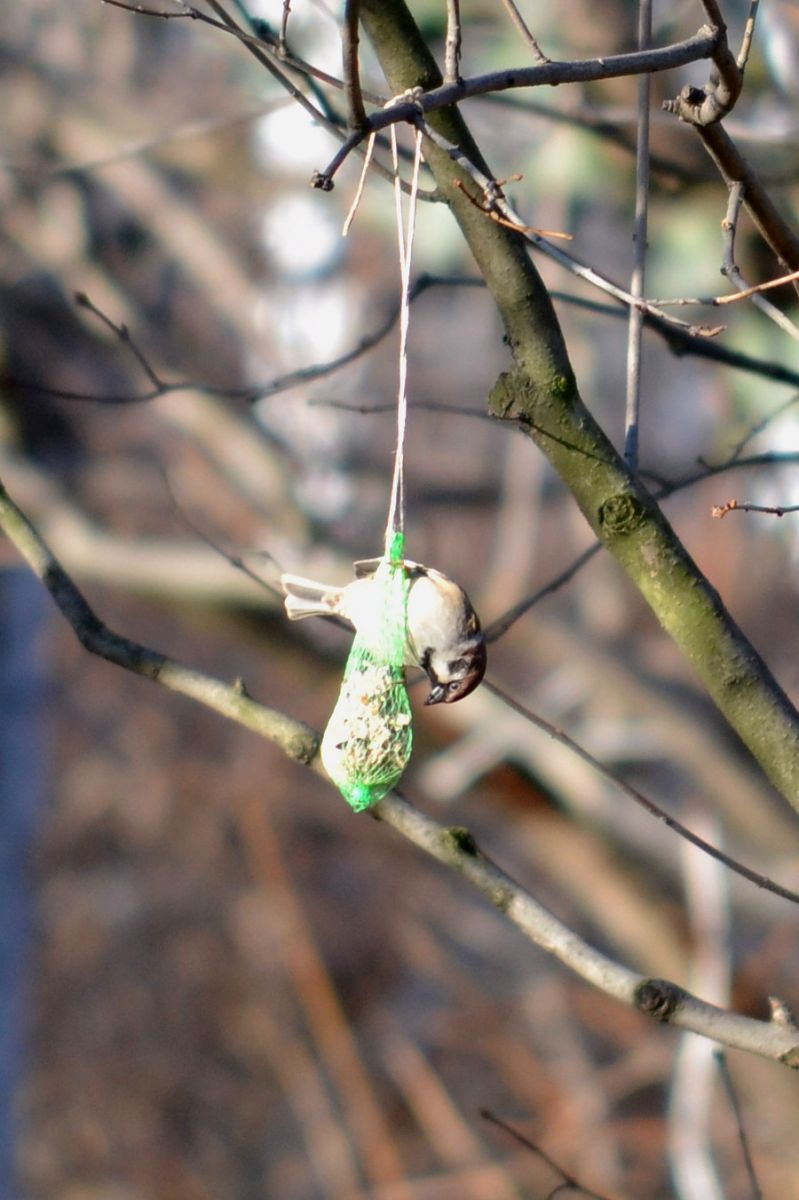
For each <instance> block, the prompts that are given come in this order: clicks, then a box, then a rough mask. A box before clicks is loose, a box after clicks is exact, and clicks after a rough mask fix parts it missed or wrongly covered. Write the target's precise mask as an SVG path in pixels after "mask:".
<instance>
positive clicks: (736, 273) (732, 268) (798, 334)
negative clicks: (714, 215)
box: [719, 182, 799, 339]
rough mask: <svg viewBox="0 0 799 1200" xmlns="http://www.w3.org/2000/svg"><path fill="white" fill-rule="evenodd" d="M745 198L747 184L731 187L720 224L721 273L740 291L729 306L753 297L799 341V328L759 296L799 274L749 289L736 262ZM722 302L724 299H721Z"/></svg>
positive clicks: (778, 323) (730, 298) (797, 272)
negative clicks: (740, 218)
mask: <svg viewBox="0 0 799 1200" xmlns="http://www.w3.org/2000/svg"><path fill="white" fill-rule="evenodd" d="M745 197H746V185H745V184H744V183H742V182H738V183H733V184H730V185H729V197H728V200H727V211H726V213H725V215H724V220H723V221H722V222H721V230H722V243H721V244H722V264H721V273H722V275H725V276H726V277H727V279H729V280H730V282H731V283H733V284H734V285H735V287H737V288H738V291H737V292H736V293H734V294H733V295H732V296H731V297H729V299H728V301H727V302H728V303H732V302H734V301H735V300H737V299H739V298H740V299H746V298H748V297H749V296H751V297H752V303H753V304H754V305H755V307H756V308H759V309H760V311H761V312H762V313H763V314H764V315H765V316H767V317H768V318H769V320H771V321H773V322H774V324H775V325H778V326H779V327H780V329H782V330H783V332H784V333H787V334H788V335H789V337H793V338H796V339H799V328H797V326H796V325H795V324H794V322H793V321H791V319H790V318H789V317H786V316H785V314H784V313H783V312H781V311H780V309H778V308H777V307H776V306H775V305H773V304H771V303H770V302H769V301H768V300H766V299H765V297H763V296H761V295H760V293H761V292H764V291H767V290H768V289H769V288H771V287H777V286H778V285H779V284H781V283H784V282H792V281H794V280H796V279H799V271H792V272H790V274H789V275H788V276H782V277H781V278H780V279H779V280H772V281H769V282H768V283H766V284H760V285H757V286H756V287H754V288H750V287H749V286H748V285H747V283H746V280H745V279H744V277H743V275H742V274H741V272H740V270H739V269H738V265H737V263H736V261H735V239H736V235H737V232H738V220H739V217H740V214H741V207H742V205H743V203H744V200H745ZM719 300H721V298H719Z"/></svg>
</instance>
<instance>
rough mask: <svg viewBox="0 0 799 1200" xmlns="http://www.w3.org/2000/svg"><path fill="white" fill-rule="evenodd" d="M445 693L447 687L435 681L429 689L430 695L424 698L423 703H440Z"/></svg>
mask: <svg viewBox="0 0 799 1200" xmlns="http://www.w3.org/2000/svg"><path fill="white" fill-rule="evenodd" d="M446 694H447V689H446V688H445V687H444V685H443V683H437V684H436V685H435V687H433V688H432V689H431V691H430V695H429V696H428V697H427V699H426V700H425V704H440V703H441V701H442V700H443V699H444V697H445V696H446Z"/></svg>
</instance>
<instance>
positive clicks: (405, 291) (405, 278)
mask: <svg viewBox="0 0 799 1200" xmlns="http://www.w3.org/2000/svg"><path fill="white" fill-rule="evenodd" d="M415 133H416V136H415V149H414V156H413V174H412V176H411V192H410V197H409V200H408V219H407V226H404V223H403V213H402V187H401V181H400V172H399V157H398V154H397V135H396V129H395V126H393V125H392V126H391V153H392V158H393V163H394V199H395V204H396V210H397V243H398V248H399V263H400V283H401V290H400V343H399V382H398V387H397V450H396V455H395V458H394V474H393V477H392V480H391V500H390V503H389V509H388V520H387V522H386V537H385V554H386V557H387V558H390V559H392V560H394V559H395V558H396V557H400V558H401V557H402V549H401V547H402V539H396V538H395V535H396V534H403V533H404V530H405V428H406V425H407V419H408V395H407V381H408V328H409V325H410V290H411V259H412V256H413V241H414V236H415V233H416V198H417V194H418V191H419V171H420V167H421V162H422V133H421V130H419V129H417V130H416V131H415ZM398 542H399V547H400V549H399V554H397V544H398Z"/></svg>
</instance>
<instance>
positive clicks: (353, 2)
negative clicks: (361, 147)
mask: <svg viewBox="0 0 799 1200" xmlns="http://www.w3.org/2000/svg"><path fill="white" fill-rule="evenodd" d="M360 8H361V0H344V25H343V28H342V36H341V64H342V73H343V75H344V93H345V95H346V97H347V128H348V129H349V130H350V131H352V132H354V131H355V130H360V129H363V128H364V126H365V125H366V109H365V108H364V106H363V95H362V93H361V73H360V67H359V64H358V19H359V13H360Z"/></svg>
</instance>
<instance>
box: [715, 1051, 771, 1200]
mask: <svg viewBox="0 0 799 1200" xmlns="http://www.w3.org/2000/svg"><path fill="white" fill-rule="evenodd" d="M713 1057H714V1058H715V1060H716V1064H717V1066H718V1069H719V1075H720V1076H721V1082H722V1084H723V1085H724V1091H725V1092H726V1093H727V1099H728V1100H729V1102H730V1107H731V1108H732V1112H733V1116H734V1117H735V1126H736V1129H737V1130H738V1142H739V1143H740V1146H741V1153H742V1154H743V1157H744V1166H745V1167H746V1174H747V1176H748V1178H749V1186H750V1187H751V1189H752V1200H763V1193H762V1191H761V1190H760V1184H759V1183H758V1181H757V1175H756V1174H755V1164H754V1162H753V1161H752V1154H751V1151H750V1149H749V1138H748V1137H747V1135H746V1128H745V1126H744V1122H743V1114H742V1113H741V1106H740V1104H739V1102H738V1093H737V1092H736V1090H735V1084H734V1083H733V1080H732V1075H731V1074H730V1068H729V1064H728V1062H727V1055H726V1054H725V1053H724V1051H723V1050H721V1049H718V1050H715V1051H714V1052H713Z"/></svg>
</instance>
